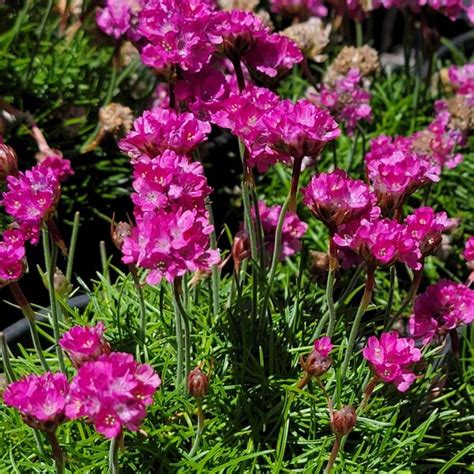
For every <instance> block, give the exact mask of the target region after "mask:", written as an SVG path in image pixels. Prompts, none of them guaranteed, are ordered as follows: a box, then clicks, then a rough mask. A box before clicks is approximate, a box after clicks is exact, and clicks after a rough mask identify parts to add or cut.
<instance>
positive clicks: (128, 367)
mask: <svg viewBox="0 0 474 474" xmlns="http://www.w3.org/2000/svg"><path fill="white" fill-rule="evenodd" d="M160 384H161V380H160V377H159V376H158V374H157V373H156V372H155V371H154V370H153V368H152V367H151V366H149V365H147V364H139V363H138V362H136V361H135V359H134V358H133V356H132V355H131V354H125V353H122V352H111V353H110V354H105V355H102V356H100V357H99V359H97V360H95V361H92V362H86V363H85V364H84V365H82V366H81V367H80V368H79V370H78V371H77V375H76V376H75V377H74V378H73V380H72V382H71V388H70V392H69V397H68V401H67V405H66V416H67V417H68V418H70V419H76V418H82V417H87V418H88V419H89V421H91V422H92V423H93V424H94V426H95V428H96V430H97V431H98V432H99V433H101V434H103V435H104V436H105V437H107V438H116V437H117V436H118V435H119V434H120V433H121V431H122V429H123V428H124V427H126V428H127V429H129V430H131V431H137V430H138V429H139V427H140V424H141V422H142V420H143V419H144V418H145V416H146V407H147V406H149V405H151V404H152V403H153V395H154V393H155V391H156V389H157V388H158V387H159V386H160Z"/></svg>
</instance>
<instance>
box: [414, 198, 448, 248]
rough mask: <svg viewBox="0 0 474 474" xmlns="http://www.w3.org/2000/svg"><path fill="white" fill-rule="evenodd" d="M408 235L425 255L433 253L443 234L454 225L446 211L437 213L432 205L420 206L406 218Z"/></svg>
mask: <svg viewBox="0 0 474 474" xmlns="http://www.w3.org/2000/svg"><path fill="white" fill-rule="evenodd" d="M405 225H406V226H407V231H408V235H410V236H411V238H413V239H414V240H415V241H416V242H417V245H418V247H419V249H420V252H421V254H422V256H423V257H426V256H428V255H432V254H433V253H435V252H436V250H437V249H438V247H439V245H440V244H441V234H442V232H443V231H444V230H446V229H448V228H449V227H450V226H451V225H452V221H451V220H450V219H448V216H447V214H446V213H445V212H438V213H435V211H434V210H433V208H432V207H420V208H418V209H415V211H414V212H413V214H410V215H409V216H407V217H406V218H405Z"/></svg>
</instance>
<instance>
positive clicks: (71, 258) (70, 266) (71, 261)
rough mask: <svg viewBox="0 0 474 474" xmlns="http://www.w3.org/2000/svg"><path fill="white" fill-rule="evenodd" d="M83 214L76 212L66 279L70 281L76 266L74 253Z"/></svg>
mask: <svg viewBox="0 0 474 474" xmlns="http://www.w3.org/2000/svg"><path fill="white" fill-rule="evenodd" d="M80 218H81V215H80V213H79V212H76V213H75V214H74V223H73V225H72V234H71V240H70V242H69V254H68V258H67V266H66V280H67V281H68V282H69V283H70V282H71V279H72V269H73V266H74V254H75V253H76V245H77V236H78V234H79V222H80Z"/></svg>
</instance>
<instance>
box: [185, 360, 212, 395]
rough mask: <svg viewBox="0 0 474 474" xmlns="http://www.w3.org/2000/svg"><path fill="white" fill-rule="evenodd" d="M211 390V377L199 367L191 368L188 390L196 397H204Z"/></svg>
mask: <svg viewBox="0 0 474 474" xmlns="http://www.w3.org/2000/svg"><path fill="white" fill-rule="evenodd" d="M208 391H209V379H208V378H207V375H206V374H205V373H204V372H203V371H202V370H201V369H200V368H199V367H196V368H195V369H193V370H191V372H189V375H188V392H189V394H190V395H191V396H193V397H194V398H202V397H204V396H205V395H207V392H208Z"/></svg>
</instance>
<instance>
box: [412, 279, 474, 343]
mask: <svg viewBox="0 0 474 474" xmlns="http://www.w3.org/2000/svg"><path fill="white" fill-rule="evenodd" d="M472 321H474V290H471V289H470V288H468V287H467V286H465V285H463V284H461V283H454V282H452V281H449V280H441V281H439V282H438V283H436V284H434V285H431V286H429V287H428V288H427V289H426V291H425V292H424V293H422V294H420V295H419V296H418V297H417V298H416V301H415V305H414V308H413V314H412V315H411V317H410V321H409V327H410V332H411V334H412V335H413V337H422V338H423V341H424V342H425V343H426V342H429V341H430V340H431V339H433V337H435V336H436V335H443V334H446V333H447V332H448V331H451V330H452V329H455V328H456V327H458V326H460V325H462V324H470V323H472Z"/></svg>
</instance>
